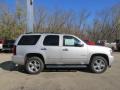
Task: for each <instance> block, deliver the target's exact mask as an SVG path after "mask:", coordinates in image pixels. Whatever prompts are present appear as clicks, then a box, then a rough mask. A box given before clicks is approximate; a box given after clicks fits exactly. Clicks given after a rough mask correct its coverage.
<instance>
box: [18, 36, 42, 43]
mask: <svg viewBox="0 0 120 90" xmlns="http://www.w3.org/2000/svg"><path fill="white" fill-rule="evenodd" d="M39 38H40V35H26V36H23V37H22V38H21V39H20V41H19V43H18V45H35V44H36V43H37V41H38V40H39Z"/></svg>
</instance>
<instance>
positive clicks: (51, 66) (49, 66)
mask: <svg viewBox="0 0 120 90" xmlns="http://www.w3.org/2000/svg"><path fill="white" fill-rule="evenodd" d="M86 67H87V65H78V64H75V65H73V64H72V65H69V64H63V65H58V64H47V65H46V68H86Z"/></svg>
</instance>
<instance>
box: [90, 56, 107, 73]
mask: <svg viewBox="0 0 120 90" xmlns="http://www.w3.org/2000/svg"><path fill="white" fill-rule="evenodd" d="M107 66H108V64H107V60H106V59H105V58H104V57H102V56H94V57H93V58H92V61H91V63H90V69H91V71H92V72H93V73H103V72H105V71H106V70H107Z"/></svg>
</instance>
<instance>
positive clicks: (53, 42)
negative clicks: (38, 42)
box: [43, 35, 59, 46]
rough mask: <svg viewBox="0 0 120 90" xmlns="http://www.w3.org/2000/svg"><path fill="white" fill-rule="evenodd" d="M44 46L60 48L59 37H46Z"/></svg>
mask: <svg viewBox="0 0 120 90" xmlns="http://www.w3.org/2000/svg"><path fill="white" fill-rule="evenodd" d="M43 44H44V45H45V46H59V36H58V35H48V36H46V37H45V39H44V42H43Z"/></svg>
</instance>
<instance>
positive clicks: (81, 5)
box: [0, 0, 120, 12]
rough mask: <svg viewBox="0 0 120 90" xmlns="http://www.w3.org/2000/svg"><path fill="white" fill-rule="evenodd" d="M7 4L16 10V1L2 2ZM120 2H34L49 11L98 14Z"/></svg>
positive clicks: (35, 0)
mask: <svg viewBox="0 0 120 90" xmlns="http://www.w3.org/2000/svg"><path fill="white" fill-rule="evenodd" d="M3 2H6V3H7V4H8V5H9V7H10V8H11V9H13V8H15V6H16V5H15V4H16V0H0V3H3ZM116 3H120V0H34V6H38V5H40V6H44V7H46V8H47V9H48V10H52V9H55V8H56V7H57V8H60V9H65V10H70V9H71V10H74V11H80V10H81V9H86V10H88V11H91V12H96V11H99V10H102V9H105V8H107V7H110V6H112V5H114V4H116Z"/></svg>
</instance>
